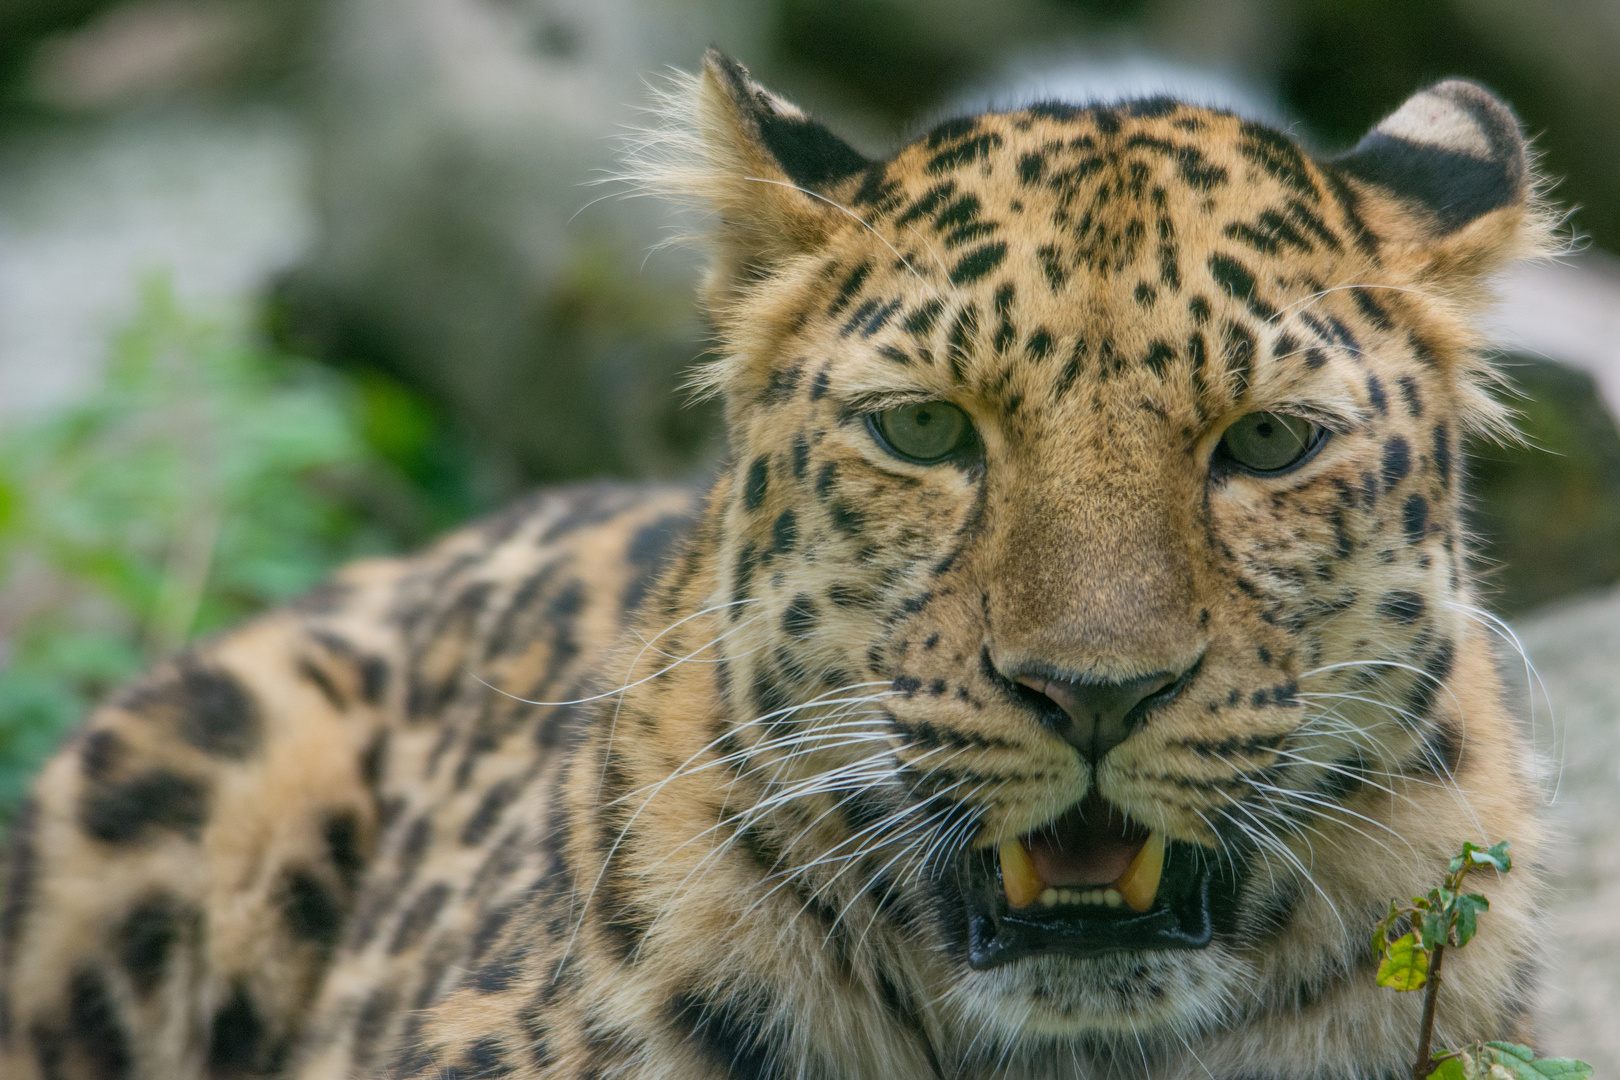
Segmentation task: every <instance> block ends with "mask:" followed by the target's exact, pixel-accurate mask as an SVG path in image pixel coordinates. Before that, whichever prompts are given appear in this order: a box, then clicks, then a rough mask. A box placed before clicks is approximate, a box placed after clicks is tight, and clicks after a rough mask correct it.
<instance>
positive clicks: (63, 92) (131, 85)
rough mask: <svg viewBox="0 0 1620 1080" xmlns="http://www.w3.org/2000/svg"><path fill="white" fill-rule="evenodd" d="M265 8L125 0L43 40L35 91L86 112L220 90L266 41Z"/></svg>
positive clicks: (225, 1)
mask: <svg viewBox="0 0 1620 1080" xmlns="http://www.w3.org/2000/svg"><path fill="white" fill-rule="evenodd" d="M262 14H263V12H262V9H260V8H258V7H256V6H249V5H246V4H241V3H231V2H229V0H215V2H209V3H197V2H193V0H156V2H152V3H133V4H121V5H119V6H117V7H114V8H112V9H110V10H108V11H106V12H104V13H103V14H102V15H101V16H100V17H99V18H97V19H95V20H93V21H92V22H91V23H90V24H89V25H87V26H84V27H82V28H80V29H78V30H75V31H73V32H72V33H65V34H60V35H57V36H56V37H53V38H50V39H47V40H46V41H44V42H42V43H41V44H40V46H39V48H38V50H37V51H36V53H35V56H34V62H33V65H32V67H33V71H32V79H31V83H32V91H33V96H34V97H35V98H36V99H38V100H39V101H41V102H43V103H44V104H47V105H50V106H53V107H55V108H59V109H67V110H79V109H95V108H105V107H108V106H112V105H119V104H124V103H127V102H130V101H136V100H142V99H150V98H153V97H168V96H172V95H174V94H177V93H181V92H184V91H187V90H208V89H213V88H214V87H217V86H219V85H220V84H222V83H224V82H225V81H226V80H228V79H229V78H230V77H231V75H233V74H234V73H235V72H236V71H237V70H239V69H240V68H241V67H242V66H243V65H244V64H245V63H246V62H247V61H248V58H249V56H250V55H251V54H252V52H253V50H254V48H255V47H257V46H262V45H263V39H264V37H265V36H266V32H267V27H266V26H264V25H263V22H264V20H263V18H262Z"/></svg>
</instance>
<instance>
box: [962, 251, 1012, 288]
mask: <svg viewBox="0 0 1620 1080" xmlns="http://www.w3.org/2000/svg"><path fill="white" fill-rule="evenodd" d="M1006 257H1007V245H1006V244H1004V243H1002V242H1001V241H999V240H998V241H996V242H995V243H993V244H985V245H984V246H983V247H977V248H974V249H973V250H972V251H970V252H968V253H967V254H966V255H964V256H962V257H961V258H960V259H958V260H957V263H956V265H955V266H953V267H951V284H953V285H968V284H971V283H972V282H975V281H978V280H979V279H980V278H982V277H984V276H985V275H986V274H988V273H989V272H990V271H992V270H994V269H995V268H996V267H998V266H1000V265H1001V261H1002V260H1003V259H1005V258H1006Z"/></svg>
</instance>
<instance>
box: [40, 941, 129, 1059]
mask: <svg viewBox="0 0 1620 1080" xmlns="http://www.w3.org/2000/svg"><path fill="white" fill-rule="evenodd" d="M66 1036H67V1037H66V1040H65V1041H66V1042H67V1043H68V1044H77V1046H78V1048H79V1052H80V1054H81V1055H82V1057H83V1060H84V1063H85V1064H86V1065H87V1066H88V1067H89V1071H88V1072H86V1073H84V1074H82V1075H84V1076H85V1077H86V1080H125V1078H126V1077H129V1076H131V1075H132V1072H133V1066H134V1058H133V1055H132V1054H131V1053H130V1047H129V1034H128V1032H126V1031H125V1030H124V1026H123V1024H122V1023H121V1022H120V1021H119V1017H118V1009H117V1006H116V1005H114V1004H113V998H112V995H111V993H109V992H108V989H107V983H106V979H105V977H104V976H103V975H102V973H101V972H100V971H97V970H95V969H93V968H80V969H79V970H77V971H75V972H74V973H73V976H72V978H71V979H70V980H69V982H68V1008H67V1032H66ZM35 1042H36V1044H37V1043H38V1042H39V1039H38V1038H37V1037H36V1039H35ZM36 1049H37V1050H39V1051H44V1050H45V1049H46V1047H44V1046H37V1047H36ZM51 1049H56V1048H54V1047H53V1048H51ZM60 1052H61V1051H60V1050H57V1053H58V1054H59V1053H60ZM38 1056H39V1057H40V1058H41V1059H43V1058H45V1057H46V1055H45V1054H44V1053H39V1055H38ZM52 1056H55V1055H52ZM41 1064H44V1061H43V1060H42V1062H41ZM45 1073H46V1075H45V1080H56V1078H57V1076H58V1075H61V1074H59V1073H57V1072H56V1070H55V1068H51V1069H47V1070H45ZM76 1075H77V1074H76Z"/></svg>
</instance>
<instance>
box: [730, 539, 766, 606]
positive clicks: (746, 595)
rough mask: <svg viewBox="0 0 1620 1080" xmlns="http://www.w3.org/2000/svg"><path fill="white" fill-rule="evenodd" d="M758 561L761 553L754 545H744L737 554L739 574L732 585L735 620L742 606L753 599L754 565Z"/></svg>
mask: <svg viewBox="0 0 1620 1080" xmlns="http://www.w3.org/2000/svg"><path fill="white" fill-rule="evenodd" d="M758 559H759V553H758V552H756V551H755V550H754V545H753V544H744V545H743V546H742V550H741V551H739V552H737V574H736V578H735V579H734V580H733V582H732V585H731V603H732V608H731V617H732V618H734V619H735V618H737V617H738V616H739V615H740V614H741V612H742V606H743V605H744V604H745V603H747V602H748V601H749V600H751V599H753V592H754V564H755V563H756V562H757V561H758Z"/></svg>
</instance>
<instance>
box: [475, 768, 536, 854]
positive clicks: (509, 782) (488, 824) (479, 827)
mask: <svg viewBox="0 0 1620 1080" xmlns="http://www.w3.org/2000/svg"><path fill="white" fill-rule="evenodd" d="M522 789H523V785H522V781H521V780H519V779H518V778H517V777H508V778H507V779H505V780H502V781H501V782H500V783H498V784H492V785H491V786H490V788H489V790H488V791H486V792H484V797H483V798H482V799H481V800H479V803H478V809H477V810H475V811H473V815H472V817H470V818H468V819H467V824H466V825H465V826H463V827H462V830H461V842H462V843H463V844H466V845H468V846H469V847H470V846H473V845H475V844H482V843H483V842H484V838H485V837H487V836H488V835H489V833H490V830H491V829H493V828H494V827H495V825H496V823H498V822H499V821H500V820H501V815H502V814H503V813H505V812H506V808H507V807H508V806H510V805H512V802H513V800H514V799H516V798H517V797H518V793H519V792H520V791H522Z"/></svg>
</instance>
